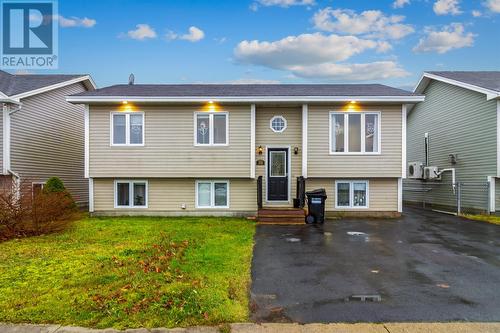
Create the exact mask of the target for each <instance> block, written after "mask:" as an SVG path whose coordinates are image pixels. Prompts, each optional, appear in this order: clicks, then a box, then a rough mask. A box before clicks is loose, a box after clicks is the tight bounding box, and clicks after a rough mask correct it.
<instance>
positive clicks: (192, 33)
mask: <svg viewBox="0 0 500 333" xmlns="http://www.w3.org/2000/svg"><path fill="white" fill-rule="evenodd" d="M203 38H205V33H204V32H203V30H201V29H199V28H197V27H195V26H192V27H189V29H188V33H187V34H183V35H178V34H176V33H174V32H172V31H169V32H168V33H167V39H169V40H174V39H181V40H187V41H189V42H192V43H195V42H199V41H200V40H202V39H203Z"/></svg>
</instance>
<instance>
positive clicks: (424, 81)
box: [413, 72, 500, 101]
mask: <svg viewBox="0 0 500 333" xmlns="http://www.w3.org/2000/svg"><path fill="white" fill-rule="evenodd" d="M430 80H436V81H441V82H444V83H448V84H451V85H454V86H457V87H461V88H464V89H468V90H472V91H476V92H479V93H482V94H485V95H486V99H487V100H488V101H489V100H491V99H494V98H498V97H500V92H498V91H495V90H491V89H487V88H483V87H478V86H476V85H473V84H470V83H465V82H461V81H457V80H453V79H449V78H445V77H442V76H440V75H436V74H431V73H425V72H424V73H423V74H422V77H421V78H420V80H419V81H418V83H417V85H416V86H415V89H414V90H413V92H414V93H417V94H420V93H422V92H423V91H424V90H425V88H426V87H427V85H428V84H429V82H430Z"/></svg>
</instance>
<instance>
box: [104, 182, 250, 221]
mask: <svg viewBox="0 0 500 333" xmlns="http://www.w3.org/2000/svg"><path fill="white" fill-rule="evenodd" d="M146 180H148V208H144V209H137V208H131V209H127V208H116V209H115V208H114V198H115V197H114V181H115V180H114V179H109V178H106V179H94V209H95V212H96V213H99V212H114V213H115V214H117V213H123V214H128V213H144V214H145V213H147V214H155V213H161V212H178V213H182V212H186V213H193V212H198V213H200V214H204V215H211V214H214V213H215V214H221V213H224V212H226V213H228V214H231V213H236V212H242V213H254V212H255V211H256V210H257V199H256V187H257V185H256V182H255V180H252V179H226V178H225V179H221V180H228V181H229V208H226V209H223V208H213V209H197V208H196V206H195V205H196V198H195V193H196V189H195V183H196V179H186V178H151V179H146ZM210 180H217V179H216V178H211V179H210ZM182 204H185V205H186V209H185V210H183V209H181V205H182Z"/></svg>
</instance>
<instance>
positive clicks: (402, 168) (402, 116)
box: [401, 104, 407, 179]
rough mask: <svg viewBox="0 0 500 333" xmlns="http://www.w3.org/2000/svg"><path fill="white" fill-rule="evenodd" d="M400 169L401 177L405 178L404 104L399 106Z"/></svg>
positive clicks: (405, 117) (405, 123)
mask: <svg viewBox="0 0 500 333" xmlns="http://www.w3.org/2000/svg"><path fill="white" fill-rule="evenodd" d="M401 118H402V119H401V129H402V130H401V161H402V162H401V164H402V165H401V171H402V174H401V175H402V177H403V179H404V178H406V125H407V110H406V104H403V106H402V107H401Z"/></svg>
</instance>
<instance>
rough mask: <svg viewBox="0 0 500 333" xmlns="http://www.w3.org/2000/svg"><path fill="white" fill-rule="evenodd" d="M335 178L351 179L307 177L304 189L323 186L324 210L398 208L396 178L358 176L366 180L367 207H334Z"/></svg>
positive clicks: (373, 210) (390, 210)
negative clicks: (324, 195)
mask: <svg viewBox="0 0 500 333" xmlns="http://www.w3.org/2000/svg"><path fill="white" fill-rule="evenodd" d="M335 180H353V179H352V178H338V179H332V178H308V179H307V181H306V190H307V191H310V190H314V189H318V188H324V189H325V190H326V195H327V196H328V198H327V200H326V206H325V210H326V211H327V212H339V211H368V212H397V210H398V180H397V178H360V179H359V180H368V188H369V190H368V195H369V197H368V205H369V207H368V208H359V209H354V208H347V209H346V208H342V209H336V208H335V200H336V199H335Z"/></svg>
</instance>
